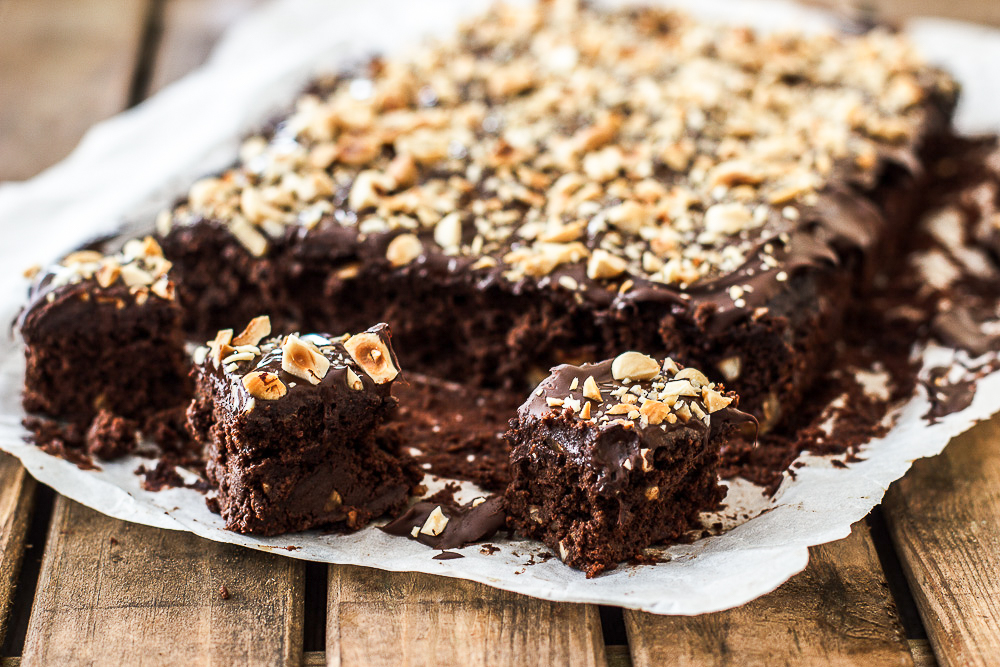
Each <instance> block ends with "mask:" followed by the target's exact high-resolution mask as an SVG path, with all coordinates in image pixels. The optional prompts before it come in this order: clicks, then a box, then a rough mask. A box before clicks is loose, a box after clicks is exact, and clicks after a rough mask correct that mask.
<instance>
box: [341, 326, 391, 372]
mask: <svg viewBox="0 0 1000 667" xmlns="http://www.w3.org/2000/svg"><path fill="white" fill-rule="evenodd" d="M344 347H345V348H347V353H348V354H350V355H351V358H352V359H354V361H356V362H358V364H359V365H360V366H361V368H363V369H364V371H365V372H366V373H368V375H369V376H371V379H373V380H375V384H385V383H386V382H390V381H392V380H394V379H395V378H396V376H397V375H399V369H397V368H396V366H395V364H393V361H392V352H391V351H390V350H389V346H388V345H386V343H385V341H383V340H382V337H381V336H379V335H378V334H376V333H371V332H367V331H366V332H365V333H359V334H355V335H353V336H351V337H350V338H348V339H347V340H345V341H344Z"/></svg>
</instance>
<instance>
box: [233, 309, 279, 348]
mask: <svg viewBox="0 0 1000 667" xmlns="http://www.w3.org/2000/svg"><path fill="white" fill-rule="evenodd" d="M270 334H271V318H269V317H268V316H267V315H261V316H260V317H255V318H253V319H252V320H250V323H249V324H247V326H246V328H245V329H244V330H243V331H242V332H240V335H239V336H236V337H235V338H233V343H232V344H233V346H234V347H235V346H240V345H256V344H257V343H259V342H260V341H261V339H263V338H264V337H265V336H269V335H270Z"/></svg>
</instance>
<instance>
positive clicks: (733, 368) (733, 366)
mask: <svg viewBox="0 0 1000 667" xmlns="http://www.w3.org/2000/svg"><path fill="white" fill-rule="evenodd" d="M742 365H743V364H742V361H741V360H740V358H739V357H726V358H725V359H723V360H722V361H720V362H719V363H718V367H719V372H720V373H722V377H724V378H726V380H728V381H730V382H732V381H733V380H738V379H739V377H740V372H741V370H742Z"/></svg>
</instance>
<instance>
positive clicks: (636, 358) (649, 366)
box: [611, 352, 660, 380]
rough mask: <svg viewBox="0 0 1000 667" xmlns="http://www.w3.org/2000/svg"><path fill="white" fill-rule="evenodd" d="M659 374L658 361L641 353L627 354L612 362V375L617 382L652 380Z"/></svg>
mask: <svg viewBox="0 0 1000 667" xmlns="http://www.w3.org/2000/svg"><path fill="white" fill-rule="evenodd" d="M659 374H660V364H658V363H657V362H656V359H653V358H652V357H650V356H648V355H645V354H643V353H641V352H625V353H623V354H619V355H618V356H617V357H615V360H614V361H613V362H611V375H612V377H614V379H616V380H625V379H629V380H652V379H653V378H655V377H656V376H657V375H659Z"/></svg>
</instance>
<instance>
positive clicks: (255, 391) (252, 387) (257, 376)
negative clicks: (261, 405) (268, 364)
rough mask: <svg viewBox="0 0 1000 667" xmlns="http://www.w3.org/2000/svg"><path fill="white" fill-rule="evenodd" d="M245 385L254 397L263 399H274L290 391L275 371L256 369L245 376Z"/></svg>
mask: <svg viewBox="0 0 1000 667" xmlns="http://www.w3.org/2000/svg"><path fill="white" fill-rule="evenodd" d="M243 386H244V387H246V390H247V391H248V392H249V393H250V395H251V396H253V397H254V398H259V399H261V400H262V401H274V400H277V399H279V398H281V397H282V396H284V395H285V394H287V393H288V388H287V387H285V383H284V382H282V381H281V380H279V379H278V376H277V375H275V374H274V373H266V372H264V371H255V372H253V373H247V374H246V375H244V376H243Z"/></svg>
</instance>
